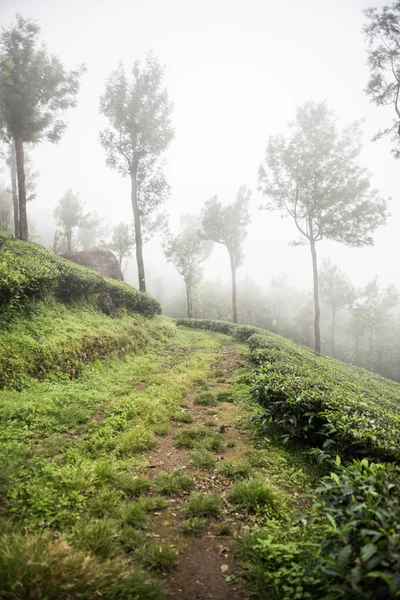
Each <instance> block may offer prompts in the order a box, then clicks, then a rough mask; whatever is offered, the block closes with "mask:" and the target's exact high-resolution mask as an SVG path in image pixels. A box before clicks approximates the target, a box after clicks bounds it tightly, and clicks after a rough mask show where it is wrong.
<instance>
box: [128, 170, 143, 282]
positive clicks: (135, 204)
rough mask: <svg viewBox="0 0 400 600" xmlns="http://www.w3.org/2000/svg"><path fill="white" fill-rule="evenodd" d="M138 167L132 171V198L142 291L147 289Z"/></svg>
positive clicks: (137, 259)
mask: <svg viewBox="0 0 400 600" xmlns="http://www.w3.org/2000/svg"><path fill="white" fill-rule="evenodd" d="M136 177H137V167H136V168H135V169H133V170H132V171H131V200H132V210H133V222H134V225H135V240H136V262H137V268H138V279H139V290H140V291H141V292H145V291H146V279H145V273H144V263H143V242H142V229H141V226H140V213H139V206H138V202H137V181H136Z"/></svg>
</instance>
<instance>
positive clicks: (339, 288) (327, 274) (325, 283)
mask: <svg viewBox="0 0 400 600" xmlns="http://www.w3.org/2000/svg"><path fill="white" fill-rule="evenodd" d="M320 287H321V298H322V300H323V301H324V302H325V303H326V304H328V305H329V306H330V307H331V328H330V329H331V331H330V334H331V356H333V357H334V356H335V330H336V317H337V314H338V311H339V310H340V309H345V310H348V309H349V308H350V307H351V306H352V304H353V302H354V301H355V299H356V297H357V293H356V290H355V288H354V285H353V284H352V283H351V281H350V279H349V278H348V277H347V275H346V273H344V272H343V271H342V270H341V269H340V268H339V267H338V265H335V264H332V263H331V261H330V260H323V261H322V266H321V271H320Z"/></svg>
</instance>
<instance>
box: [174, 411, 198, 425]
mask: <svg viewBox="0 0 400 600" xmlns="http://www.w3.org/2000/svg"><path fill="white" fill-rule="evenodd" d="M171 418H172V420H173V421H175V423H193V421H194V417H193V415H192V414H191V413H190V412H184V411H181V412H177V413H175V414H174V415H172V417H171Z"/></svg>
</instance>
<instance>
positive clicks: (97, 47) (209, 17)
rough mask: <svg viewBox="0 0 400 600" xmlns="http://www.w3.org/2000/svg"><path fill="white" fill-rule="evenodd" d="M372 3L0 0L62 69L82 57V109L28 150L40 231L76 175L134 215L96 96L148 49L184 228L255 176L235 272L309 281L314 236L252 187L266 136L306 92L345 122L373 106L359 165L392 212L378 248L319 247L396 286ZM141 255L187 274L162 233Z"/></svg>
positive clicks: (350, 270)
mask: <svg viewBox="0 0 400 600" xmlns="http://www.w3.org/2000/svg"><path fill="white" fill-rule="evenodd" d="M369 5H370V2H368V1H366V2H364V1H361V0H354V1H352V2H350V3H349V2H345V1H340V2H334V1H327V2H316V1H315V0H313V1H312V0H308V1H307V2H305V3H302V4H301V6H300V5H299V4H298V3H297V2H295V1H294V0H292V1H291V2H289V3H285V5H276V4H275V3H273V2H271V1H268V2H261V1H254V0H253V1H251V2H250V3H246V6H244V5H242V3H240V2H235V3H229V5H228V3H227V2H221V1H220V2H217V3H211V2H205V3H203V4H202V6H201V7H200V6H198V5H196V3H187V2H183V1H177V0H175V1H174V2H172V3H168V7H167V6H166V5H165V4H164V3H162V2H141V1H138V2H134V3H132V2H123V1H121V0H118V1H117V2H112V3H111V2H104V3H102V4H101V5H99V4H98V3H95V2H92V1H90V0H86V1H85V2H83V3H79V2H68V3H67V2H62V1H59V2H50V1H43V0H42V1H41V0H29V1H28V0H15V1H13V2H11V1H8V0H2V2H1V3H0V7H1V8H0V17H1V24H2V26H8V25H9V24H10V23H11V22H12V21H13V20H14V18H15V14H16V13H20V14H22V15H23V16H24V17H26V18H32V19H34V20H36V21H37V22H38V24H39V25H40V27H41V39H42V40H43V42H44V43H45V44H46V45H47V47H48V50H49V52H50V53H52V54H53V53H54V54H55V55H57V56H59V58H60V59H61V60H62V61H63V62H64V64H65V66H66V67H67V68H74V67H77V66H78V65H79V64H81V63H84V64H85V65H86V67H87V73H86V74H85V75H84V76H83V77H82V84H81V90H80V92H79V95H78V105H77V108H75V109H73V110H70V111H69V113H68V118H67V121H68V128H67V130H66V132H65V134H64V135H63V137H62V139H61V141H60V142H59V143H58V144H57V145H52V144H49V143H42V144H40V145H38V146H37V147H35V148H34V150H33V152H32V157H33V162H34V168H35V169H37V170H38V171H39V178H38V184H37V197H36V199H35V201H34V202H32V203H30V204H29V206H28V211H29V214H30V215H31V217H32V218H33V220H34V221H35V224H36V227H37V230H38V233H39V234H41V233H42V234H43V233H46V230H49V229H50V227H52V228H53V229H54V222H53V217H52V213H53V210H54V207H55V205H56V203H57V202H58V201H59V199H60V198H61V196H63V194H64V193H65V191H66V190H67V189H69V188H71V189H72V190H73V191H74V192H76V193H78V194H79V195H80V197H81V199H82V200H83V201H84V202H85V203H86V207H87V209H88V210H96V211H97V213H98V214H99V216H101V217H104V218H105V219H106V221H107V222H109V223H110V224H116V223H118V222H119V221H121V220H123V221H125V222H127V223H129V222H131V220H132V215H131V205H130V198H129V189H130V182H129V178H122V177H121V176H120V175H119V174H118V173H117V172H116V171H112V170H111V169H109V168H108V167H106V164H105V155H104V151H103V149H102V148H101V146H100V143H99V137H98V136H99V130H100V129H101V127H102V126H103V124H104V120H103V118H102V117H101V116H100V114H99V97H100V95H101V93H102V92H103V90H104V85H105V79H106V78H107V77H108V75H109V74H110V73H111V71H112V70H113V69H114V68H115V67H116V66H117V64H118V63H119V62H120V61H123V62H124V64H125V67H126V68H127V70H130V69H131V67H132V65H133V63H134V61H135V60H143V58H144V56H145V53H146V51H147V50H148V49H152V50H153V51H154V53H155V55H156V56H157V58H158V59H159V61H160V62H161V63H162V64H164V65H165V66H166V71H165V79H164V84H165V87H166V89H167V90H168V93H169V97H170V99H171V100H172V102H173V103H174V112H173V115H172V122H173V126H174V127H175V139H174V140H173V142H172V144H171V146H170V149H169V150H168V152H167V153H166V161H167V163H166V169H165V171H166V176H167V181H168V182H169V184H170V186H171V198H170V201H169V202H168V203H167V204H166V205H165V206H164V209H165V210H166V211H167V212H168V213H169V214H170V220H171V223H172V225H173V226H175V228H176V227H177V224H178V221H179V217H180V215H181V214H182V213H186V212H193V213H194V212H196V213H198V212H199V210H200V207H201V205H202V203H203V202H204V201H205V200H207V199H208V198H210V197H211V196H213V195H215V194H217V195H218V197H219V199H220V200H222V201H223V202H230V201H232V200H233V198H234V197H235V194H236V191H237V189H238V187H239V186H240V185H242V184H246V185H248V186H249V188H250V189H251V190H252V192H253V196H252V202H251V207H252V208H251V212H252V215H253V222H252V224H251V225H250V228H249V236H248V238H247V239H246V241H245V244H244V250H245V261H244V263H243V266H242V267H241V268H240V269H239V271H238V276H239V279H240V278H244V277H246V276H248V277H250V278H252V279H254V280H255V281H256V282H257V283H259V284H260V285H263V286H265V285H266V284H267V283H268V281H270V280H271V279H272V278H273V277H276V276H277V275H279V274H280V273H286V274H287V276H288V280H289V282H290V284H291V285H293V286H296V287H301V288H304V289H307V290H311V284H312V273H311V266H310V260H309V248H308V247H307V246H305V247H300V248H299V247H297V248H293V247H290V246H289V242H290V241H291V240H292V239H294V238H296V230H295V227H294V225H293V223H292V221H291V220H289V219H284V220H282V219H281V218H280V217H279V216H278V215H277V214H274V213H271V212H265V211H258V206H259V205H260V204H261V203H262V201H263V198H262V195H261V193H260V192H258V191H257V170H258V166H259V164H260V162H261V161H262V159H263V156H264V152H265V148H266V145H267V142H268V138H269V136H270V135H272V134H275V133H279V132H284V131H285V129H286V125H287V123H288V121H290V120H292V119H293V118H294V116H295V111H296V107H297V106H298V105H300V104H302V103H304V102H305V101H306V100H308V99H313V100H315V101H323V100H326V101H327V105H328V107H329V108H330V109H331V110H332V111H333V112H334V114H335V115H336V117H337V118H338V125H339V127H340V128H343V127H344V126H346V125H348V124H350V123H351V122H352V121H354V120H360V119H365V122H364V124H363V130H364V149H363V151H362V153H361V156H360V164H361V165H362V166H365V167H367V168H368V169H369V171H370V172H371V174H372V184H373V186H374V187H376V188H378V189H379V190H380V195H381V196H382V197H384V198H389V197H392V198H393V200H392V201H391V202H389V212H390V213H391V216H390V218H389V220H388V224H387V225H386V227H382V228H380V229H378V230H377V231H376V232H375V234H374V240H375V246H374V247H372V248H369V247H368V248H362V249H356V248H347V247H345V246H343V245H341V244H338V243H333V242H326V241H322V242H320V243H319V244H318V252H319V260H320V261H322V259H323V258H324V257H331V259H332V260H333V261H334V262H337V263H338V264H339V266H340V267H341V268H342V269H343V270H345V271H346V272H347V274H348V275H349V277H350V278H351V279H352V281H353V282H354V283H355V284H356V285H365V284H366V283H367V282H368V281H370V280H371V279H373V277H374V276H375V275H378V276H379V281H380V283H381V285H382V286H386V285H388V284H389V283H392V282H393V283H395V284H396V285H397V286H400V274H398V273H393V272H392V267H391V263H392V260H393V259H392V252H393V250H395V249H396V248H397V237H398V234H397V231H398V228H399V225H400V210H399V207H398V204H397V182H396V175H397V172H396V169H397V165H396V161H395V160H394V158H393V157H392V156H391V154H390V147H391V142H390V140H389V139H383V140H380V141H378V142H372V141H371V138H372V136H373V135H374V134H375V133H376V132H377V130H378V129H380V128H382V127H385V126H386V125H388V124H390V123H391V122H392V113H391V108H390V107H388V108H387V109H383V108H381V107H376V106H374V105H372V104H371V103H370V102H369V99H368V97H367V96H366V94H365V93H364V89H365V87H366V84H367V80H368V67H367V65H366V61H367V55H366V50H367V41H366V40H365V38H364V35H363V33H362V26H363V24H364V23H365V21H366V19H365V17H364V15H363V14H362V10H363V9H364V8H366V7H368V6H369ZM375 5H376V6H383V5H384V2H381V1H378V2H376V3H375ZM3 178H4V179H5V178H6V177H4V176H3ZM38 241H39V243H40V241H41V240H38ZM144 256H145V262H146V266H147V267H148V269H149V272H150V273H153V271H154V270H163V271H165V269H167V272H169V273H170V276H171V278H172V279H173V280H174V281H176V282H177V284H178V282H179V276H178V275H177V274H176V275H175V269H174V267H173V266H172V265H170V264H167V262H166V259H165V257H164V255H163V253H162V251H161V248H160V245H159V242H158V241H152V242H151V243H149V244H148V245H146V246H145V248H144ZM134 262H135V261H134V259H131V261H130V264H129V269H128V271H127V279H128V281H130V282H131V283H133V284H134V285H137V276H136V272H135V264H134ZM205 270H206V273H207V278H209V279H211V278H218V277H222V278H223V279H224V280H228V279H229V266H228V263H227V260H226V256H225V249H224V248H220V247H216V248H214V251H213V254H212V257H211V258H210V259H209V260H208V262H207V263H206V269H205ZM239 294H240V290H239Z"/></svg>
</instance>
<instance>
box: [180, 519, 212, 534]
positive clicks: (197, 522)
mask: <svg viewBox="0 0 400 600" xmlns="http://www.w3.org/2000/svg"><path fill="white" fill-rule="evenodd" d="M206 523H207V519H204V518H203V517H188V518H187V519H185V520H184V521H183V522H182V531H183V532H184V533H192V534H193V535H195V534H196V533H200V531H201V530H202V529H203V527H204V525H205V524H206Z"/></svg>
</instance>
